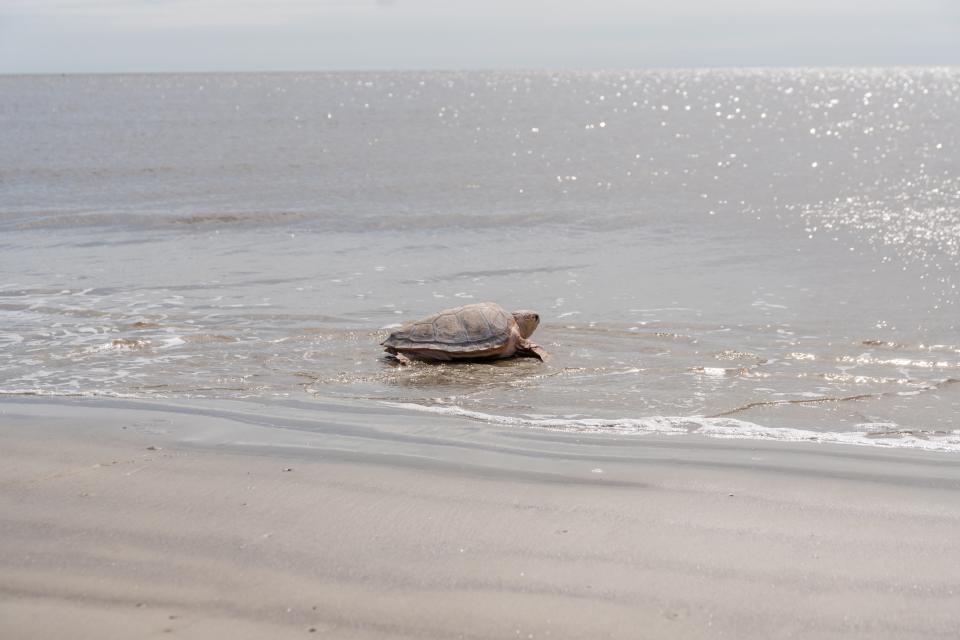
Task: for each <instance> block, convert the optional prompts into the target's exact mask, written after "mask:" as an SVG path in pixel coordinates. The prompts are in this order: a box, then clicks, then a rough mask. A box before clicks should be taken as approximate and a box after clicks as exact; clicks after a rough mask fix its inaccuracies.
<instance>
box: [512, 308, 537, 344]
mask: <svg viewBox="0 0 960 640" xmlns="http://www.w3.org/2000/svg"><path fill="white" fill-rule="evenodd" d="M513 318H514V320H516V321H517V326H518V327H520V335H521V336H523V337H524V338H529V337H530V336H531V335H533V332H534V331H536V330H537V325H539V324H540V315H539V314H538V313H537V312H536V311H526V310H523V311H514V312H513Z"/></svg>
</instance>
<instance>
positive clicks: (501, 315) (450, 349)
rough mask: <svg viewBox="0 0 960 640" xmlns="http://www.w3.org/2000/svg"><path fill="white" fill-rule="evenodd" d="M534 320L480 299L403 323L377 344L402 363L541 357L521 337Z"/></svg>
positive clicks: (537, 349)
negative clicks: (413, 359) (412, 361)
mask: <svg viewBox="0 0 960 640" xmlns="http://www.w3.org/2000/svg"><path fill="white" fill-rule="evenodd" d="M538 324H540V316H539V315H537V314H536V313H535V312H533V311H514V312H513V313H508V312H507V311H505V310H504V309H503V307H501V306H500V305H498V304H494V303H493V302H481V303H479V304H468V305H466V306H463V307H457V308H456V309H445V310H444V311H441V312H440V313H436V314H434V315H432V316H429V317H427V318H424V319H422V320H415V321H414V322H408V323H407V324H405V325H403V326H402V327H400V328H399V329H397V330H396V331H394V332H393V333H391V334H390V337H389V338H387V339H386V340H384V341H383V342H382V343H381V344H382V345H383V346H384V347H386V351H387V353H389V354H390V355H392V356H393V357H394V358H396V359H397V360H399V361H400V362H401V363H403V364H407V363H409V361H410V358H416V359H418V360H479V359H491V360H493V359H497V358H509V357H511V356H529V357H532V358H539V359H540V360H546V359H547V352H546V351H544V350H543V349H541V348H540V347H539V346H537V345H535V344H534V343H532V342H530V341H529V340H527V338H529V337H530V334H532V333H533V332H534V331H535V330H536V328H537V325H538Z"/></svg>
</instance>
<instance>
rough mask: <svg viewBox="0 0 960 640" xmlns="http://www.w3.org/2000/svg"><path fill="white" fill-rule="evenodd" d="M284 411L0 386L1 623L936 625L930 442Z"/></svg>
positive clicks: (948, 496)
mask: <svg viewBox="0 0 960 640" xmlns="http://www.w3.org/2000/svg"><path fill="white" fill-rule="evenodd" d="M302 413H303V416H301V417H290V416H288V419H287V420H286V421H285V422H283V423H282V424H278V420H276V419H274V418H271V417H269V416H268V415H267V414H269V410H268V407H267V406H265V405H255V406H252V407H241V406H240V405H239V403H238V404H237V405H235V406H228V407H222V408H221V409H218V410H214V409H209V408H208V409H207V410H203V411H201V410H196V407H193V408H191V409H189V410H188V409H187V408H185V407H183V406H176V405H167V406H164V405H156V404H148V403H133V402H119V401H113V402H111V401H57V402H52V401H47V400H28V399H16V400H12V399H7V400H4V401H3V402H2V403H0V443H2V444H0V448H2V464H0V483H2V487H3V489H2V491H0V636H2V637H4V638H18V639H27V638H52V637H62V636H67V635H69V636H70V637H74V638H98V639H104V638H147V637H161V636H163V637H166V636H171V637H188V638H263V637H311V636H315V635H326V636H328V637H336V638H406V637H409V638H507V637H510V638H679V637H682V638H699V637H702V638H714V637H731V638H790V637H796V638H840V637H843V638H871V639H875V638H905V637H923V638H939V637H942V638H955V637H957V635H958V634H960V573H958V571H957V567H958V566H960V536H958V534H960V465H958V463H957V459H956V456H955V455H950V454H938V453H931V452H912V451H902V450H898V451H894V450H889V451H888V450H883V449H877V448H870V447H855V446H826V445H820V444H783V443H765V442H757V441H746V440H729V441H724V440H712V441H707V440H700V439H697V438H693V437H679V438H652V437H634V438H616V437H605V436H597V435H590V436H582V435H573V434H557V433H549V432H541V433H537V432H530V431H526V432H518V431H510V430H508V429H502V430H497V429H494V428H491V427H490V426H489V425H474V424H472V423H469V422H466V421H456V420H453V419H451V418H449V417H433V416H412V417H411V416H403V415H397V416H394V417H393V418H391V416H390V414H389V412H388V411H387V410H384V413H383V414H377V413H375V412H374V413H369V412H368V413H363V412H355V413H351V412H350V411H349V410H348V409H347V408H346V406H340V407H336V406H328V407H326V409H325V411H324V412H320V413H319V414H318V413H317V412H316V411H314V413H313V415H314V418H313V419H312V421H311V420H310V419H308V418H307V417H306V416H307V415H308V414H307V412H306V411H305V410H304V411H303V412H302ZM318 415H319V416H320V417H317V416H318ZM268 423H269V424H271V425H272V426H267V424H268ZM277 427H279V428H277Z"/></svg>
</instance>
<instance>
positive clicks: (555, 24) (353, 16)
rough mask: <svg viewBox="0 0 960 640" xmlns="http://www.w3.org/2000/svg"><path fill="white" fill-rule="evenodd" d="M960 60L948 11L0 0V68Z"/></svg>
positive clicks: (520, 1)
mask: <svg viewBox="0 0 960 640" xmlns="http://www.w3.org/2000/svg"><path fill="white" fill-rule="evenodd" d="M918 64H919V65H960V0H794V1H789V2H787V1H782V0H714V1H710V0H658V1H656V2H654V1H651V0H635V1H633V2H630V1H628V0H589V1H585V2H575V1H573V0H554V1H552V2H551V1H547V0H514V1H512V2H511V1H508V0H478V1H476V2H464V1H461V0H314V1H308V0H275V1H273V2H254V1H252V0H0V73H58V72H68V73H69V72H118V71H132V72H136V71H261V70H290V71H301V70H340V69H343V70H356V69H478V68H479V69H488V68H552V69H557V68H574V69H596V68H641V67H705V66H814V65H816V66H819V65H830V66H836V65H842V66H883V65H918Z"/></svg>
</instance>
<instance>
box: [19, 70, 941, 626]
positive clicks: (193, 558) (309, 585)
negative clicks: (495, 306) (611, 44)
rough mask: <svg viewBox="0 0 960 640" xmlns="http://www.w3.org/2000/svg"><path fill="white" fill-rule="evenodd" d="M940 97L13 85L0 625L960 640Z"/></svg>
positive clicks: (787, 88)
mask: <svg viewBox="0 0 960 640" xmlns="http://www.w3.org/2000/svg"><path fill="white" fill-rule="evenodd" d="M957 80H958V76H957V71H956V70H955V69H919V68H918V69H890V70H882V69H880V70H860V71H858V70H802V71H801V70H753V71H722V70H717V71H710V72H701V71H672V72H634V73H572V72H571V73H568V72H564V73H481V72H471V73H381V74H276V75H272V74H262V75H261V74H240V75H231V74H218V75H203V74H191V75H149V76H137V75H127V76H67V77H54V76H36V77H28V76H23V77H0V95H3V96H5V98H4V99H3V104H4V112H3V115H4V120H5V123H6V124H5V127H4V131H5V133H4V136H5V138H6V139H7V140H9V142H10V144H4V145H0V174H2V175H3V177H4V178H3V184H2V186H0V444H2V447H0V459H2V460H3V464H0V482H2V483H3V487H4V490H3V491H2V492H0V534H2V535H0V636H3V637H17V638H48V637H54V636H57V635H63V634H66V633H69V634H71V635H72V636H74V637H96V638H110V637H117V638H128V637H138V636H149V635H152V634H156V635H161V634H172V635H179V636H186V637H196V638H210V637H224V638H228V637H229V638H242V637H251V638H254V637H256V638H260V637H265V636H269V637H286V636H303V635H305V634H306V635H309V634H311V630H312V633H313V634H327V635H328V636H331V637H344V638H354V637H355V638H381V637H382V638H395V637H411V638H414V637H416V638H422V637H467V638H486V637H490V638H494V637H524V638H526V637H540V638H543V637H553V638H565V637H566V638H583V637H653V638H672V637H704V638H709V637H756V638H769V637H804V638H821V637H823V638H826V637H844V638H847V637H864V638H867V637H869V638H878V637H880V638H902V637H944V638H948V637H956V636H957V635H958V634H960V614H958V613H957V612H958V611H960V579H958V577H957V572H956V571H955V570H954V567H957V566H960V543H958V542H957V540H960V536H958V535H957V534H958V533H960V466H958V458H957V456H958V455H960V384H958V383H957V381H958V380H960V332H958V327H957V324H956V317H957V309H958V301H960V299H958V294H957V282H958V280H960V270H958V264H960V260H958V258H960V245H958V244H957V239H956V238H957V234H956V229H957V225H958V224H960V217H958V216H960V213H958V211H960V204H958V196H957V194H958V193H960V174H958V166H960V157H958V152H957V145H958V143H960V129H958V125H957V123H960V92H958V91H957V87H958V86H960V83H958V82H957ZM201 86H202V87H203V89H202V90H200V89H199V88H198V87H201ZM895 105H896V106H895ZM238 107H239V108H238ZM104 114H110V116H109V117H106V116H105V115H104ZM104 140H108V141H109V146H110V153H109V154H104V153H101V152H100V150H102V148H103V144H104V142H103V141H104ZM414 149H415V150H416V152H415V153H414V152H412V150H414ZM487 300H493V301H496V302H498V303H499V304H501V305H502V306H504V307H505V308H508V309H535V310H536V311H537V312H538V313H539V314H540V317H541V324H540V326H539V328H538V329H537V331H536V334H535V336H534V338H535V339H536V341H537V343H538V344H540V345H542V346H543V348H544V349H545V350H546V351H548V352H549V353H550V355H551V359H550V361H549V362H547V363H542V362H539V361H537V360H535V359H531V358H522V359H510V360H502V361H495V362H489V363H443V364H439V365H428V364H414V365H412V366H408V367H397V366H393V365H392V364H391V363H390V362H388V361H387V360H385V359H384V358H383V357H382V347H380V344H379V343H380V342H382V341H383V340H384V339H385V338H386V336H387V335H389V333H390V332H391V331H392V330H394V329H395V328H396V327H398V326H399V325H400V324H401V323H403V322H405V321H408V320H411V319H415V318H419V317H424V316H427V315H429V314H431V313H434V312H436V311H439V310H440V309H445V308H451V307H456V306H460V305H464V304H470V303H475V302H482V301H487Z"/></svg>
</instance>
